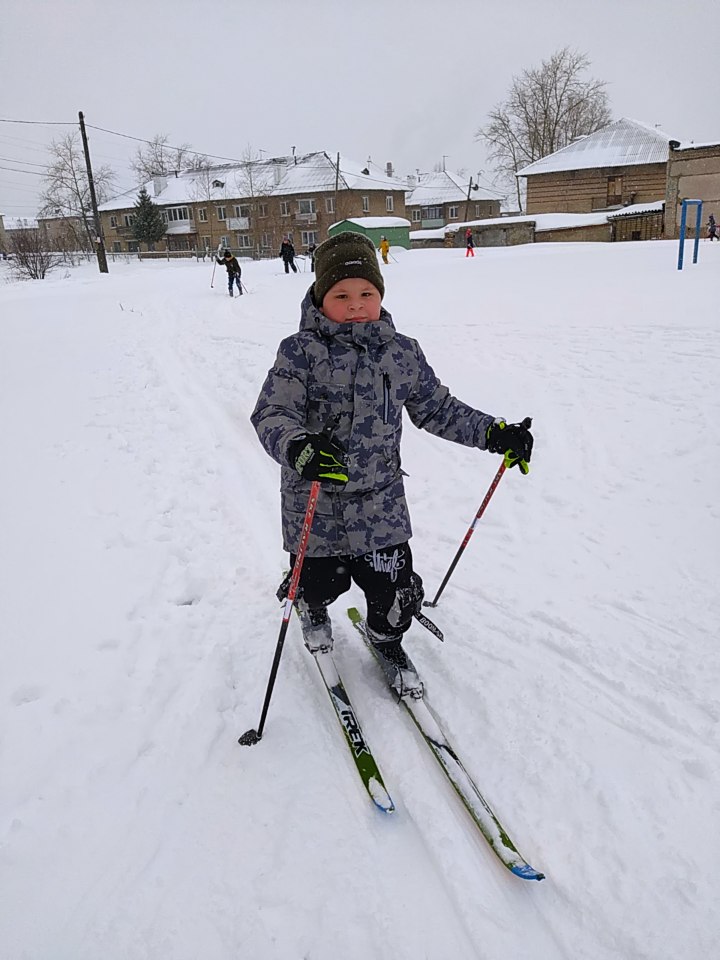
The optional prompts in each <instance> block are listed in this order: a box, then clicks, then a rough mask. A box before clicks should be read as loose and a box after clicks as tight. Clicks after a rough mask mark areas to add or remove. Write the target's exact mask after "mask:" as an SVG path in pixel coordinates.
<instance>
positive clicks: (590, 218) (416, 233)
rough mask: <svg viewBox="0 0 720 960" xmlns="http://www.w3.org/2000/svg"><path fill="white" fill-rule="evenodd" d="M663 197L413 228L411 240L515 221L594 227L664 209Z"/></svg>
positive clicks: (539, 229)
mask: <svg viewBox="0 0 720 960" xmlns="http://www.w3.org/2000/svg"><path fill="white" fill-rule="evenodd" d="M663 206H664V201H662V200H658V201H657V202H656V203H634V204H632V205H631V206H628V207H623V208H622V210H614V211H609V210H598V211H596V212H593V213H529V214H525V215H523V216H518V217H490V218H488V219H486V220H468V221H467V222H466V223H453V224H448V225H447V226H444V227H438V228H436V229H434V230H412V231H411V232H410V239H411V240H442V239H443V238H444V237H445V236H446V235H447V234H448V233H456V232H457V231H458V230H465V229H466V228H467V227H489V226H503V227H505V226H508V225H512V224H515V223H534V224H535V233H547V232H548V231H549V230H569V229H572V228H573V227H594V226H597V225H602V224H603V223H608V222H609V221H610V220H617V219H618V218H619V217H631V216H637V215H638V214H642V213H655V212H658V213H659V212H660V211H661V210H662V209H663Z"/></svg>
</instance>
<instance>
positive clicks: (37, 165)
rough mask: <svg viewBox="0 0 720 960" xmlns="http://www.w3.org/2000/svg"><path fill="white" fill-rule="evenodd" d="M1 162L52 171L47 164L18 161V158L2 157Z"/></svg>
mask: <svg viewBox="0 0 720 960" xmlns="http://www.w3.org/2000/svg"><path fill="white" fill-rule="evenodd" d="M0 160H4V161H5V162H6V163H22V164H23V166H25V167H42V168H43V170H49V169H50V168H49V167H48V165H47V164H46V163H33V162H32V161H31V160H18V158H17V157H0Z"/></svg>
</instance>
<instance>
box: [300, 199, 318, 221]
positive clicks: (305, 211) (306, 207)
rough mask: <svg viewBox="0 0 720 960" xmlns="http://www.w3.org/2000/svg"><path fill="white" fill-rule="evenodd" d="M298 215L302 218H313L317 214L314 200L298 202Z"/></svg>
mask: <svg viewBox="0 0 720 960" xmlns="http://www.w3.org/2000/svg"><path fill="white" fill-rule="evenodd" d="M298 213H299V214H300V216H301V217H302V216H305V217H307V216H312V214H314V213H315V201H314V200H298Z"/></svg>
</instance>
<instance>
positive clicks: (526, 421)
mask: <svg viewBox="0 0 720 960" xmlns="http://www.w3.org/2000/svg"><path fill="white" fill-rule="evenodd" d="M520 426H521V427H525V429H526V430H529V429H530V427H531V426H532V417H525V419H524V420H523V421H522V423H521V424H520Z"/></svg>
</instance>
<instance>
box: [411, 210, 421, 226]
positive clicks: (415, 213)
mask: <svg viewBox="0 0 720 960" xmlns="http://www.w3.org/2000/svg"><path fill="white" fill-rule="evenodd" d="M412 219H413V223H420V221H421V220H422V211H421V210H413V212H412Z"/></svg>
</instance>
